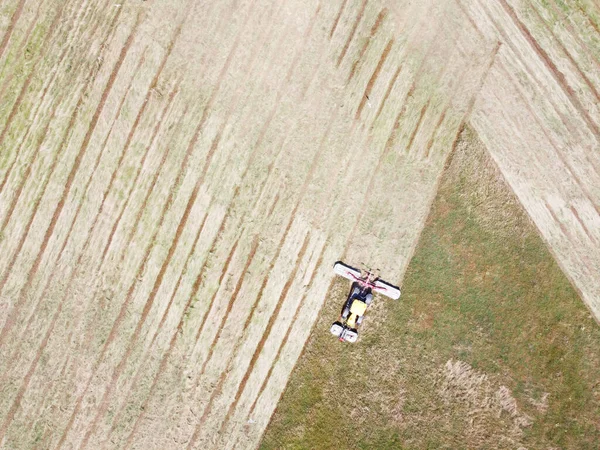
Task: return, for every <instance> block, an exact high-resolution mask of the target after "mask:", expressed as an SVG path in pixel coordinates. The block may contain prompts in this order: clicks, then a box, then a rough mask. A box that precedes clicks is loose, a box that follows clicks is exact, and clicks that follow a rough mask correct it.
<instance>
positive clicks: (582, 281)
mask: <svg viewBox="0 0 600 450" xmlns="http://www.w3.org/2000/svg"><path fill="white" fill-rule="evenodd" d="M498 5H500V6H499V8H501V9H502V11H504V12H503V13H502V14H503V15H502V20H505V19H506V20H507V21H508V19H507V18H509V19H511V20H512V22H507V25H506V30H508V31H504V33H505V35H507V36H513V35H515V36H520V35H519V34H518V33H519V32H520V33H521V35H522V34H523V33H522V32H521V31H519V30H518V29H517V30H516V31H515V30H514V29H513V28H514V23H515V20H514V17H513V16H514V15H511V14H510V11H512V9H511V7H510V5H508V4H506V3H505V2H503V1H500V2H499V3H498ZM577 5H581V6H580V7H581V11H583V13H582V14H580V16H581V17H583V19H585V20H589V21H590V23H592V24H596V23H597V22H594V20H596V18H595V16H593V15H592V13H591V12H590V11H593V9H592V8H593V7H592V6H591V5H588V4H583V3H577ZM480 7H481V5H480V3H478V2H476V1H473V2H471V3H468V4H467V2H465V4H463V3H457V2H453V1H447V2H436V1H433V0H431V1H424V2H409V1H402V2H394V3H393V4H392V3H390V5H388V8H386V4H384V3H383V2H376V1H372V2H368V1H367V0H357V1H349V0H343V1H340V2H319V1H309V2H305V1H303V2H301V1H291V2H285V3H284V2H276V1H266V0H265V1H260V2H254V1H250V0H246V1H243V0H229V1H224V2H202V3H198V2H193V1H191V0H189V1H187V2H186V1H174V2H162V1H158V0H150V1H133V0H132V1H119V2H115V1H112V2H106V1H102V0H66V1H64V2H63V1H56V0H43V1H38V2H32V1H28V0H10V1H6V2H3V4H2V6H1V7H0V8H1V9H0V32H1V36H2V37H1V38H0V39H1V40H0V64H1V66H0V92H1V94H0V97H2V105H1V109H0V146H1V152H0V168H1V169H2V171H1V172H0V239H1V241H0V252H1V254H2V256H1V257H0V299H1V303H0V308H1V311H2V316H3V317H4V320H3V324H2V330H1V331H0V346H1V349H0V364H1V365H2V367H5V370H4V371H3V373H2V375H1V377H2V378H1V382H0V386H1V387H2V398H1V399H0V417H1V419H2V422H1V425H0V442H2V445H3V447H5V448H30V447H35V446H39V447H42V448H46V447H48V448H63V447H64V448H69V447H70V446H73V447H78V448H82V447H86V446H87V447H90V448H103V447H105V448H114V447H119V448H130V447H131V448H149V447H152V448H167V447H181V446H186V447H188V448H193V447H194V448H204V447H206V446H207V445H209V446H210V445H213V446H226V444H227V446H234V445H236V443H237V445H238V446H240V447H252V446H255V445H256V444H257V443H258V440H259V438H260V436H261V434H262V431H263V430H264V427H265V426H266V424H267V423H268V420H269V417H270V415H271V413H272V411H273V409H274V408H275V405H276V403H277V400H278V398H279V396H280V395H281V392H282V390H283V388H284V387H285V383H286V380H287V378H288V376H289V374H290V372H291V370H292V368H293V365H294V363H295V361H296V359H297V357H298V355H299V354H300V352H301V350H302V347H303V345H304V342H305V341H306V339H307V337H308V335H309V333H310V330H311V327H312V325H313V323H314V321H315V318H316V316H317V314H318V312H319V309H320V307H321V305H322V303H323V301H324V298H325V296H326V294H327V290H328V286H329V284H330V280H331V272H330V269H329V267H330V264H331V263H332V262H333V261H335V260H337V259H340V257H342V256H343V257H344V258H345V259H347V260H348V261H349V262H350V261H352V262H356V263H360V262H364V263H367V264H369V265H371V266H373V267H377V268H379V269H381V270H382V273H385V274H386V277H387V278H388V279H389V280H390V281H392V282H400V281H401V279H402V275H403V273H404V271H405V269H406V267H407V264H408V261H409V260H410V257H411V255H412V251H413V249H414V247H415V245H416V241H417V238H418V236H419V233H420V230H421V228H422V225H423V223H424V220H425V217H426V215H427V212H428V209H429V205H430V203H431V201H432V199H433V196H434V194H435V192H436V187H437V183H438V179H439V176H440V173H441V171H442V169H443V166H444V163H445V159H446V156H447V155H448V153H449V152H450V150H451V148H452V145H453V142H454V141H455V138H456V136H457V133H458V130H459V129H460V128H461V126H462V124H463V123H464V122H465V121H466V120H469V119H470V118H472V121H473V124H474V126H475V127H476V128H477V129H478V132H479V133H480V135H481V136H482V137H483V138H484V141H485V142H486V144H487V145H488V146H489V148H490V151H491V152H492V154H493V155H494V156H495V158H496V159H497V161H498V164H499V166H500V168H501V169H502V170H503V172H506V177H507V179H508V180H509V183H511V186H513V188H514V189H515V190H516V192H517V194H518V195H519V197H520V198H522V201H523V202H524V204H525V205H526V207H527V208H528V211H529V212H530V214H532V217H534V220H536V223H537V224H538V227H540V229H541V230H542V233H545V230H546V228H544V225H543V224H545V223H546V222H545V221H544V220H543V219H544V218H545V219H548V217H545V216H543V215H542V216H540V218H538V216H536V211H537V209H535V207H534V206H535V204H537V203H535V202H537V201H538V197H536V196H535V195H536V193H538V192H539V191H538V190H536V189H537V188H536V186H538V184H540V183H541V184H542V185H543V182H544V178H543V177H542V175H543V174H542V175H539V176H538V175H536V174H537V172H536V174H529V173H523V172H520V171H516V173H517V175H514V176H513V172H511V171H510V170H509V166H508V165H506V164H504V163H503V161H504V159H503V157H502V155H503V154H504V153H507V155H508V156H511V155H512V153H511V152H510V151H508V150H509V148H510V147H506V146H505V142H504V141H501V140H500V138H501V137H502V138H504V136H508V135H507V134H506V131H504V133H503V134H502V133H500V132H498V134H496V132H495V128H494V127H500V128H499V129H503V128H502V127H508V128H505V129H503V130H506V129H509V128H510V127H511V125H510V124H511V123H512V121H514V120H522V119H521V118H520V117H519V118H515V119H510V117H509V116H506V117H507V119H506V120H494V121H493V122H492V121H491V120H490V118H491V117H493V114H495V112H494V111H488V110H489V109H490V108H494V104H493V102H492V100H493V99H494V98H497V97H495V96H494V94H493V89H494V88H498V89H506V88H505V87H503V86H504V85H503V84H502V83H500V82H498V81H497V80H496V79H497V78H498V77H499V75H498V73H499V72H498V71H499V70H501V68H500V67H501V66H500V64H499V63H498V60H499V56H501V57H502V58H501V59H500V60H501V61H506V60H508V61H512V60H511V59H510V55H511V54H510V53H509V49H512V50H510V51H512V52H515V50H514V49H515V48H516V49H517V53H518V49H520V48H521V47H523V49H527V51H529V52H532V51H533V50H531V49H532V48H533V49H535V50H536V51H537V52H534V53H535V55H533V57H532V62H531V64H534V63H535V64H538V63H536V61H538V62H539V60H540V52H539V49H538V48H537V47H536V46H535V45H533V44H532V43H531V41H528V40H527V39H525V40H524V39H521V38H519V39H520V40H519V41H518V42H516V43H513V44H512V46H511V45H508V38H506V36H505V35H503V34H502V33H501V32H499V31H498V30H500V31H502V30H503V28H502V26H503V25H502V23H501V25H500V26H499V28H498V29H497V30H496V31H494V29H491V28H490V27H489V26H488V28H484V25H482V24H486V23H487V22H485V20H486V17H489V15H488V16H485V14H483V13H481V11H480ZM478 8H479V9H478ZM517 10H518V8H517ZM484 12H486V11H484ZM486 13H487V12H486ZM588 16H589V17H588ZM569 17H570V16H569ZM581 17H579V16H577V18H576V19H577V20H579V19H581ZM583 19H582V20H583ZM497 20H498V21H500V19H497ZM573 20H575V19H573ZM471 23H475V24H478V25H477V29H476V28H475V27H470V24H471ZM561 23H562V24H563V25H564V26H565V27H567V25H568V24H571V22H561ZM576 25H577V24H571V25H570V26H572V28H573V27H576ZM510 27H512V28H510ZM538 28H539V27H536V30H537V29H538ZM565 29H566V30H567V31H568V29H569V28H568V27H567V28H565ZM561 30H562V29H561ZM594 30H595V28H593V27H592V30H589V31H590V35H589V36H592V37H589V36H588V35H585V36H583V37H581V38H580V39H581V40H582V42H584V41H583V40H584V39H587V40H586V41H585V42H584V43H587V44H586V45H587V47H585V48H592V49H594V48H595V49H596V50H597V47H594V45H595V42H597V41H594V40H593V39H594V37H593V36H594V35H593V33H594V32H595V31H594ZM563 31H564V30H563ZM567 31H564V32H565V33H567ZM561 32H562V31H561ZM515 39H516V38H515ZM505 41H506V42H505ZM499 42H500V43H499ZM577 42H579V41H577ZM578 45H579V44H578ZM568 47H569V48H570V46H568ZM596 50H593V51H592V50H590V51H592V56H593V55H596V56H595V57H597V53H596V54H594V53H593V52H594V51H596ZM523 51H525V50H523ZM536 55H537V56H536ZM542 56H543V55H542ZM534 57H535V58H537V59H535V58H534ZM557 58H558V57H557ZM542 59H543V58H542ZM561 61H563V60H562V59H561ZM505 64H508V62H505ZM536 67H537V66H536ZM532 70H533V69H530V71H532ZM544 70H546V71H548V69H544ZM582 70H583V69H582ZM508 71H509V72H510V73H511V74H512V75H513V77H516V76H517V74H515V73H514V71H512V72H511V70H510V68H509V69H508ZM535 73H537V72H535ZM544 73H545V72H544ZM553 73H554V72H553ZM582 73H583V74H584V75H585V74H586V73H587V72H582ZM590 73H591V72H590ZM574 74H575V75H574V76H579V75H581V74H580V73H579V72H578V71H577V70H575V72H574ZM492 77H494V78H492ZM506 79H508V78H506ZM513 79H514V78H513ZM519 79H521V78H519ZM548 79H549V81H548V84H544V83H537V84H536V86H545V87H544V89H546V90H548V92H555V89H558V88H556V86H555V85H553V84H552V82H553V81H552V80H554V83H555V84H556V83H558V82H559V81H561V80H562V78H560V76H559V77H558V81H557V76H556V74H555V76H554V78H552V77H548ZM582 79H583V80H584V81H585V80H588V81H589V83H590V84H591V85H592V86H593V83H594V82H595V79H594V78H593V75H592V74H588V75H587V76H584V77H583V78H582ZM490 80H492V81H490ZM569 81H571V79H570V78H569ZM565 83H566V81H565ZM558 84H559V88H560V87H561V86H562V85H561V84H560V83H558ZM586 86H588V85H587V84H586ZM562 87H564V86H562ZM584 88H585V86H584ZM482 89H483V91H482ZM525 89H526V88H525V87H524V88H523V90H525ZM588 89H589V86H588ZM563 91H564V89H563ZM591 91H592V94H593V90H591ZM488 92H491V94H489V95H488V94H487V93H488ZM557 92H558V94H557V95H558V96H559V97H557V98H558V99H560V98H562V97H560V95H563V94H560V92H561V91H557ZM569 92H570V91H569ZM528 93H529V94H531V95H534V94H535V92H534V93H531V92H530V91H528ZM592 94H590V93H589V92H582V93H575V94H572V95H573V96H575V97H573V98H575V99H576V98H579V97H577V95H581V96H582V97H581V99H579V103H577V102H575V101H574V100H573V98H571V97H569V98H570V99H571V103H570V104H575V105H580V106H581V108H578V109H577V110H576V112H577V113H580V114H581V117H582V118H581V119H576V117H577V116H575V118H573V121H574V122H573V123H572V126H570V127H568V126H567V125H569V124H567V125H565V127H563V128H560V127H558V128H557V129H556V130H555V131H554V133H555V135H552V136H555V137H554V139H556V140H558V139H563V138H564V139H567V140H565V141H564V142H570V141H568V137H569V136H570V135H568V134H566V133H567V131H572V130H574V131H577V130H579V129H580V128H579V127H578V124H577V122H576V120H583V121H585V123H586V124H587V126H588V128H591V129H592V131H593V128H594V124H595V120H596V119H597V111H596V109H595V104H594V102H593V97H590V95H592ZM495 95H498V94H495ZM570 95H571V94H570ZM536 98H537V97H536ZM501 101H502V102H504V101H507V102H508V103H506V104H505V103H503V105H502V107H503V108H504V109H507V110H508V111H510V113H511V114H517V112H514V111H512V108H513V106H512V105H513V103H510V98H509V97H507V96H502V97H501ZM545 101H554V102H555V103H556V102H558V101H559V100H552V98H551V97H549V96H548V95H545V96H544V98H543V99H541V100H540V102H545ZM544 105H545V103H544ZM517 106H518V105H517ZM535 107H537V106H536V105H534V106H530V108H531V109H532V110H533V111H536V110H535V109H534V108H535ZM527 108H528V107H525V109H524V110H527V111H529V109H527ZM522 109H523V108H522ZM486 111H488V112H486ZM563 114H567V113H566V112H563ZM561 117H562V116H561ZM569 117H571V116H569ZM490 123H491V124H490ZM524 123H527V122H524ZM539 123H541V126H542V127H545V126H550V125H553V124H554V122H553V121H552V117H550V116H548V117H546V116H543V117H540V118H539ZM523 128H526V127H525V125H523ZM520 133H521V134H520V135H523V136H525V134H524V133H525V131H520ZM565 136H566V137H565ZM585 136H587V138H586V139H588V138H590V136H589V133H587V132H586V134H585ZM594 136H595V135H593V133H592V137H594ZM506 139H508V137H506ZM590 139H591V138H590ZM503 142H504V143H503ZM526 142H527V143H528V144H529V145H527V146H526V148H528V149H531V151H532V152H533V151H537V148H538V147H539V146H540V145H542V141H540V140H539V139H538V138H537V136H535V135H534V136H531V139H530V140H528V141H526ZM560 142H563V141H560ZM578 142H579V141H578ZM581 142H582V144H581V148H579V147H577V149H575V150H572V151H570V152H569V154H570V155H572V156H573V158H575V159H577V158H578V156H577V154H576V152H577V151H581V152H586V153H585V155H586V158H588V159H590V158H591V159H592V160H593V159H594V158H597V157H598V153H597V152H595V153H594V151H593V149H594V148H596V149H597V141H593V140H589V139H588V140H587V141H581ZM594 142H595V144H594ZM590 143H591V144H590ZM588 144H589V145H596V147H593V146H592V147H589V145H588ZM536 145H537V147H536ZM503 152H504V153H503ZM515 153H518V157H523V158H525V157H526V156H522V154H523V153H525V154H526V155H527V154H530V153H527V152H523V151H521V150H519V152H515ZM536 154H537V153H536ZM511 161H512V160H511ZM519 164H520V163H519ZM510 167H512V166H510ZM527 167H529V166H527ZM540 167H541V166H540ZM578 167H579V166H578ZM588 167H591V166H589V165H587V164H582V169H581V170H588V169H587V168H588ZM594 173H595V172H594ZM540 174H541V172H540ZM561 174H563V173H562V172H561ZM592 175H593V174H592ZM592 175H590V176H592ZM519 176H520V177H524V179H525V180H526V181H527V183H530V184H527V183H525V181H520V180H521V178H519ZM573 179H575V178H573ZM581 179H582V178H581V177H580V178H579V180H580V184H579V185H578V186H580V187H581V186H583V188H585V189H587V191H586V192H588V193H587V194H586V195H588V197H586V198H591V199H592V200H590V201H592V203H593V201H596V200H594V199H597V195H598V192H594V191H593V189H594V188H593V186H597V185H595V184H591V185H588V184H586V183H587V179H583V181H581ZM536 180H538V181H536ZM590 180H592V181H593V178H590ZM535 183H538V184H535ZM523 186H525V187H523ZM527 186H529V187H527ZM522 187H523V189H525V190H523V191H521V190H519V189H521V188H522ZM526 188H527V189H529V190H527V189H526ZM583 188H582V189H583ZM560 192H561V195H563V197H556V196H555V197H552V198H553V199H563V200H564V201H565V202H567V201H570V199H571V198H572V197H569V196H570V195H577V192H579V191H574V190H568V191H564V192H563V191H560ZM557 195H558V194H557ZM594 195H595V197H594ZM527 198H531V199H533V200H531V202H533V203H531V204H532V205H534V206H532V207H529V206H528V205H529V203H527ZM573 198H575V197H573ZM544 201H546V200H544ZM557 201H558V200H557ZM561 201H562V200H561ZM549 204H553V203H552V202H551V203H549ZM575 210H576V211H577V209H575ZM570 211H572V209H570ZM573 214H575V213H573ZM561 217H563V216H562V215H561V214H557V213H556V212H555V213H554V214H553V215H552V217H550V219H552V218H555V219H556V221H553V220H554V219H552V220H550V222H548V223H550V224H551V225H550V227H554V226H558V227H560V226H561V224H562V227H563V228H564V227H565V226H568V224H567V225H565V223H563V222H561V220H562V219H561ZM579 218H580V220H581V221H584V222H583V223H585V221H590V222H589V224H588V226H587V228H586V229H587V230H588V233H589V235H590V236H591V237H590V239H592V238H593V236H595V235H594V234H593V233H596V232H597V230H598V229H597V228H593V226H594V224H596V226H597V219H598V217H597V214H596V216H594V215H592V213H591V212H590V213H589V214H588V213H586V214H583V212H582V213H581V214H579ZM594 220H596V222H594ZM538 222H539V223H538ZM553 224H554V225H553ZM590 229H591V230H592V231H589V230H590ZM549 230H550V231H551V228H549ZM544 236H546V234H544ZM552 236H554V235H552ZM584 236H585V234H581V233H579V234H578V235H577V239H579V240H577V241H573V242H571V241H568V242H569V244H568V245H567V244H564V241H565V240H564V239H559V238H557V239H558V240H557V242H558V243H557V244H556V245H554V241H552V239H550V237H547V236H546V237H547V239H548V242H549V243H550V245H551V247H552V248H553V250H554V251H555V254H556V255H557V259H558V260H559V261H560V262H561V263H562V264H563V267H564V268H565V270H566V271H567V273H569V274H571V277H572V279H573V280H574V282H575V283H576V284H577V286H578V287H579V288H580V290H581V291H582V293H583V297H584V299H585V300H586V301H587V303H588V304H589V305H590V307H592V308H595V306H594V305H595V303H594V301H595V300H594V299H597V298H598V297H597V295H596V293H597V291H595V290H594V289H596V287H595V286H596V284H594V283H597V280H593V279H592V278H593V277H591V276H590V274H591V273H593V272H590V271H591V270H592V269H590V267H591V268H593V267H594V266H593V264H595V261H596V259H594V258H596V257H597V255H598V254H600V253H599V252H596V253H593V250H594V249H597V245H598V241H597V240H594V241H590V242H594V243H595V247H594V246H593V245H589V242H588V241H586V240H585V239H584ZM563 237H564V236H563ZM580 238H581V239H580ZM573 239H574V238H573ZM559 244H560V245H559ZM575 244H577V245H575ZM561 245H562V246H561ZM569 248H573V250H569ZM573 255H574V256H573ZM573 258H580V259H581V258H584V259H581V261H585V262H586V263H588V262H589V264H587V265H585V268H581V266H580V265H577V264H579V262H580V260H578V259H573ZM571 261H574V263H571ZM586 270H587V272H586ZM574 271H575V272H574ZM586 274H587V275H586ZM595 311H596V310H595ZM249 420H250V426H249V427H244V425H247V424H248V421H249Z"/></svg>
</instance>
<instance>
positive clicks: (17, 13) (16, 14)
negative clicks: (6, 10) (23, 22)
mask: <svg viewBox="0 0 600 450" xmlns="http://www.w3.org/2000/svg"><path fill="white" fill-rule="evenodd" d="M23 6H25V0H21V1H20V2H19V4H18V5H17V8H16V9H15V12H14V13H13V15H12V17H11V18H10V23H9V24H8V28H7V29H6V31H5V32H4V36H3V38H2V42H0V59H1V58H2V56H4V51H5V50H6V46H7V45H8V41H9V39H10V37H11V36H12V32H13V30H14V29H15V24H16V23H17V21H18V20H19V18H20V17H21V14H22V13H23Z"/></svg>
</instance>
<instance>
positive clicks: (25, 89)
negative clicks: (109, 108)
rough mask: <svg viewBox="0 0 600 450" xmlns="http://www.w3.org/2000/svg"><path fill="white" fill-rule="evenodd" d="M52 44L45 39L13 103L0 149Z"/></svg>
mask: <svg viewBox="0 0 600 450" xmlns="http://www.w3.org/2000/svg"><path fill="white" fill-rule="evenodd" d="M67 4H68V2H67V1H65V3H63V4H62V6H61V7H60V8H59V9H58V11H57V13H56V14H55V16H54V19H53V20H52V24H51V25H50V29H51V30H54V29H55V28H56V26H57V24H58V22H59V20H60V18H61V16H62V14H63V12H64V10H65V7H66V5H67ZM11 32H12V31H11ZM50 42H51V39H44V41H43V44H42V47H41V49H40V51H39V53H38V57H37V59H36V60H35V62H34V64H33V67H32V68H31V70H30V72H29V75H27V78H25V82H24V83H23V85H22V86H21V90H20V91H19V95H17V98H16V100H15V102H14V103H13V106H12V109H11V110H10V113H9V114H8V118H7V119H6V123H5V124H4V128H2V131H1V132H0V147H1V146H2V145H3V144H4V138H5V137H6V134H7V132H8V130H9V128H10V126H11V124H12V122H13V120H14V118H15V117H16V115H17V113H18V112H19V107H20V106H21V103H22V102H23V98H24V97H25V94H27V93H28V92H29V85H30V84H31V81H32V80H33V76H34V74H35V73H36V70H35V69H36V67H37V65H38V64H39V62H40V61H43V60H44V58H43V56H44V54H45V52H46V50H47V48H48V46H49V43H50ZM17 156H18V155H15V160H16V159H17ZM2 188H4V183H3V185H2ZM2 188H0V191H1V190H2Z"/></svg>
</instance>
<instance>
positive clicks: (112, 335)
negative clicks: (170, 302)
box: [59, 88, 177, 447]
mask: <svg viewBox="0 0 600 450" xmlns="http://www.w3.org/2000/svg"><path fill="white" fill-rule="evenodd" d="M176 92H177V89H176V88H175V89H173V91H172V93H171V94H170V96H169V97H170V98H169V102H168V103H167V105H166V106H165V108H164V110H163V113H164V112H166V110H167V108H168V107H169V106H170V104H171V102H172V101H173V97H174V95H175V93H176ZM161 122H162V121H159V122H158V124H160V123H161ZM164 215H165V208H163V211H162V214H161V218H160V221H159V222H160V223H159V225H158V226H157V230H158V229H160V227H161V225H162V222H163V220H164ZM155 236H156V232H155V234H154V236H153V239H151V241H150V244H149V245H148V246H147V247H146V250H145V255H146V256H145V258H144V259H147V258H148V255H149V254H150V251H151V249H152V243H153V240H154V238H155ZM142 268H143V265H142V266H140V268H139V269H138V272H137V275H136V278H139V276H140V274H141V272H142ZM135 287H136V284H135V280H134V281H132V283H131V285H130V287H129V289H128V291H127V295H126V297H125V301H124V302H123V305H122V306H121V309H120V311H119V314H118V315H117V317H116V319H115V321H114V322H113V325H112V327H111V330H110V332H109V335H108V337H107V338H106V340H105V342H104V345H103V347H102V350H101V352H100V356H99V357H98V358H97V360H96V362H95V363H94V365H93V369H92V374H91V375H90V377H89V378H88V381H87V383H86V386H85V388H84V390H83V391H82V393H81V395H80V396H79V397H78V399H77V402H76V406H75V409H74V410H73V414H72V415H71V419H70V420H69V425H68V426H67V428H66V430H65V431H64V432H63V437H62V438H61V441H62V440H63V439H64V438H66V435H67V434H68V431H69V430H70V428H71V426H72V423H73V420H74V418H75V416H76V414H77V413H78V412H79V408H80V407H81V402H82V400H83V397H84V396H85V394H86V393H87V391H88V389H89V386H90V383H91V381H92V379H93V378H94V375H95V374H96V372H97V370H98V368H99V367H100V363H101V361H102V359H103V358H104V356H105V354H106V352H107V351H108V347H109V346H110V344H111V343H112V342H113V340H114V339H115V336H116V335H117V329H118V328H119V326H120V325H121V323H122V322H123V320H124V319H125V312H126V310H127V308H128V306H129V304H130V303H131V300H132V297H133V292H134V290H135ZM128 351H130V350H129V349H128ZM60 445H62V442H61V444H60ZM60 445H59V447H60Z"/></svg>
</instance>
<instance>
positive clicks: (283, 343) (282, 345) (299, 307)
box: [221, 239, 327, 431]
mask: <svg viewBox="0 0 600 450" xmlns="http://www.w3.org/2000/svg"><path fill="white" fill-rule="evenodd" d="M326 242H327V239H326V240H325V244H324V245H323V247H322V248H321V252H320V254H319V258H318V259H317V264H316V265H315V268H314V269H313V272H312V274H311V276H310V280H309V282H308V283H307V284H306V286H311V285H312V282H313V280H314V277H315V275H316V273H317V272H318V270H319V268H320V267H321V264H322V263H323V256H324V255H325V248H326V246H327V244H326ZM300 311H302V302H298V305H297V306H296V311H295V312H294V316H293V318H292V321H291V322H290V326H289V327H288V329H287V331H286V332H285V336H284V337H283V340H282V341H281V343H280V344H279V346H278V348H277V353H276V355H275V358H274V359H273V364H271V367H269V371H268V372H267V375H266V376H265V378H264V380H263V382H262V383H261V385H260V389H259V390H258V394H256V397H255V398H254V400H253V401H252V404H251V405H250V409H249V410H248V414H247V416H246V417H252V414H253V413H254V409H255V408H256V403H257V402H258V400H259V399H260V397H261V395H262V393H263V392H264V390H265V388H266V387H267V384H268V383H269V380H270V379H271V374H272V373H273V369H274V368H275V366H276V365H277V363H278V362H279V357H280V356H281V351H282V350H283V349H284V348H285V346H286V344H287V341H288V339H289V337H290V335H291V334H292V330H293V329H294V325H295V324H296V321H297V320H298V317H299V316H300ZM225 426H226V422H223V425H221V431H223V430H224V429H225Z"/></svg>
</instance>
